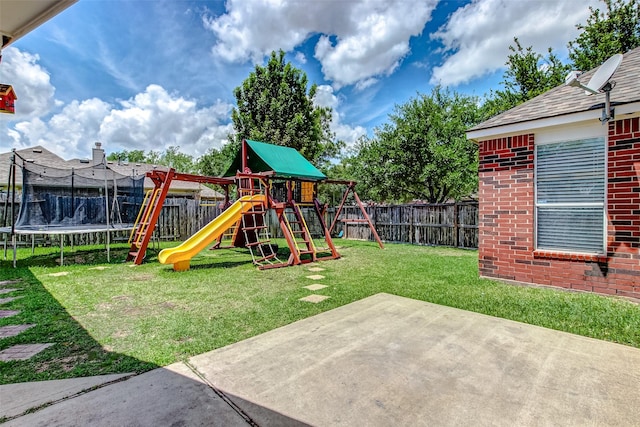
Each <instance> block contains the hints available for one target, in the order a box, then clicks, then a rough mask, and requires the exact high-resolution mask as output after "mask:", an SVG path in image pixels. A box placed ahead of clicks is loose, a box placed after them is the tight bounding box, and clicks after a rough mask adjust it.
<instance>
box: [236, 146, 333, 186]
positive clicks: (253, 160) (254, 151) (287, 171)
mask: <svg viewBox="0 0 640 427" xmlns="http://www.w3.org/2000/svg"><path fill="white" fill-rule="evenodd" d="M245 142H246V144H247V157H248V160H247V166H249V168H250V169H251V171H252V172H269V171H273V172H275V176H276V177H278V178H299V179H309V180H314V181H321V180H324V179H327V176H326V175H325V174H323V173H322V172H320V171H319V170H318V169H316V167H315V166H313V165H312V164H311V163H309V161H308V160H307V159H305V158H304V157H303V156H302V154H300V153H298V151H297V150H296V149H295V148H291V147H283V146H280V145H273V144H267V143H264V142H258V141H251V140H249V139H247V140H245ZM241 169H242V149H240V151H239V152H238V154H237V155H236V158H235V159H234V160H233V163H231V166H229V169H227V172H226V173H225V174H224V176H233V175H235V174H236V172H237V171H239V170H241Z"/></svg>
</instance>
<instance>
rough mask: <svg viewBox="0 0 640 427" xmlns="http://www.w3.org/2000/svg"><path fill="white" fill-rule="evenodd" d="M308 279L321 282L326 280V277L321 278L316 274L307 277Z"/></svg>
mask: <svg viewBox="0 0 640 427" xmlns="http://www.w3.org/2000/svg"><path fill="white" fill-rule="evenodd" d="M307 279H311V280H321V279H324V276H321V275H319V274H314V275H312V276H307Z"/></svg>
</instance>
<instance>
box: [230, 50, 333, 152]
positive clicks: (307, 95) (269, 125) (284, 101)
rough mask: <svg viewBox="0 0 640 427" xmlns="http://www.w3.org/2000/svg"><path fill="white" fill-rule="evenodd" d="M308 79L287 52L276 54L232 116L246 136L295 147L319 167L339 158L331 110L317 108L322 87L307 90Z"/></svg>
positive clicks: (255, 75)
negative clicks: (318, 95)
mask: <svg viewBox="0 0 640 427" xmlns="http://www.w3.org/2000/svg"><path fill="white" fill-rule="evenodd" d="M307 86H308V82H307V76H306V74H305V73H304V72H302V71H301V70H299V69H297V68H295V67H293V66H292V65H291V64H290V63H288V62H285V58H284V52H283V51H282V50H280V51H279V52H278V53H276V52H275V51H274V52H272V53H271V57H270V58H269V61H268V63H267V65H266V66H264V67H262V66H260V65H258V66H256V68H255V70H254V71H252V72H251V74H250V75H249V77H248V78H247V79H246V80H245V81H244V82H243V83H242V85H241V86H239V87H237V88H236V89H235V90H234V91H233V93H234V95H235V97H236V103H237V107H236V108H234V109H233V111H232V113H231V118H232V120H233V127H234V129H235V131H236V134H237V137H238V139H239V140H242V139H244V138H246V139H253V140H258V141H264V142H269V143H272V144H278V145H284V146H287V147H293V148H295V149H296V150H298V151H299V152H300V153H302V155H303V156H305V157H306V158H307V159H309V160H310V161H312V162H315V163H316V164H317V163H318V162H319V161H321V160H323V159H324V158H326V157H330V156H333V155H335V154H336V153H335V152H336V146H335V144H334V143H333V135H332V134H331V132H330V130H329V124H330V121H331V109H330V108H325V107H319V106H316V105H314V103H313V98H314V96H315V94H316V91H317V86H316V85H315V84H312V85H311V86H310V87H309V88H308V91H307Z"/></svg>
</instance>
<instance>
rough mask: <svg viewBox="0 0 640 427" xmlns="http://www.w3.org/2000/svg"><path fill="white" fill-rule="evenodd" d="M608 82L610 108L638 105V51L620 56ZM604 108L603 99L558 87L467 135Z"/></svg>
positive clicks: (584, 81)
mask: <svg viewBox="0 0 640 427" xmlns="http://www.w3.org/2000/svg"><path fill="white" fill-rule="evenodd" d="M596 70H597V68H594V69H593V70H590V71H588V72H586V73H584V74H582V75H581V76H580V78H579V81H580V82H581V83H582V84H585V85H586V84H587V83H588V82H589V79H590V78H591V76H593V74H594V73H595V72H596ZM611 80H613V81H615V82H616V85H615V87H614V88H613V90H611V105H612V106H614V107H615V106H620V105H624V104H629V103H634V102H639V101H640V47H638V48H635V49H633V50H631V51H629V52H627V53H625V54H624V57H623V59H622V63H621V64H620V67H619V68H618V69H617V70H616V72H615V73H614V74H613V76H612V78H611ZM603 107H604V95H592V96H588V95H585V92H584V90H582V89H580V88H577V87H572V86H565V85H564V84H563V85H560V86H558V87H556V88H553V89H551V90H549V91H547V92H545V93H543V94H541V95H538V96H537V97H535V98H533V99H530V100H529V101H527V102H525V103H523V104H520V105H518V106H516V107H514V108H512V109H510V110H508V111H505V112H504V113H502V114H498V115H497V116H494V117H492V118H490V119H489V120H486V121H484V122H482V123H480V124H478V125H476V126H474V127H472V128H471V129H469V130H468V131H467V132H468V133H472V132H474V131H480V130H485V129H491V128H498V127H501V126H505V125H513V124H516V123H523V122H530V121H533V120H539V119H545V118H551V117H559V116H565V115H570V114H575V113H580V112H585V111H590V110H598V111H599V110H601V109H602V108H603Z"/></svg>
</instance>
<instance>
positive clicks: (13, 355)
mask: <svg viewBox="0 0 640 427" xmlns="http://www.w3.org/2000/svg"><path fill="white" fill-rule="evenodd" d="M52 345H53V343H46V344H18V345H14V346H13V347H9V348H7V349H5V350H2V351H0V360H2V361H3V362H9V361H12V360H27V359H31V358H32V357H33V356H35V355H36V354H38V353H40V352H41V351H42V350H44V349H46V348H48V347H51V346H52Z"/></svg>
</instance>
